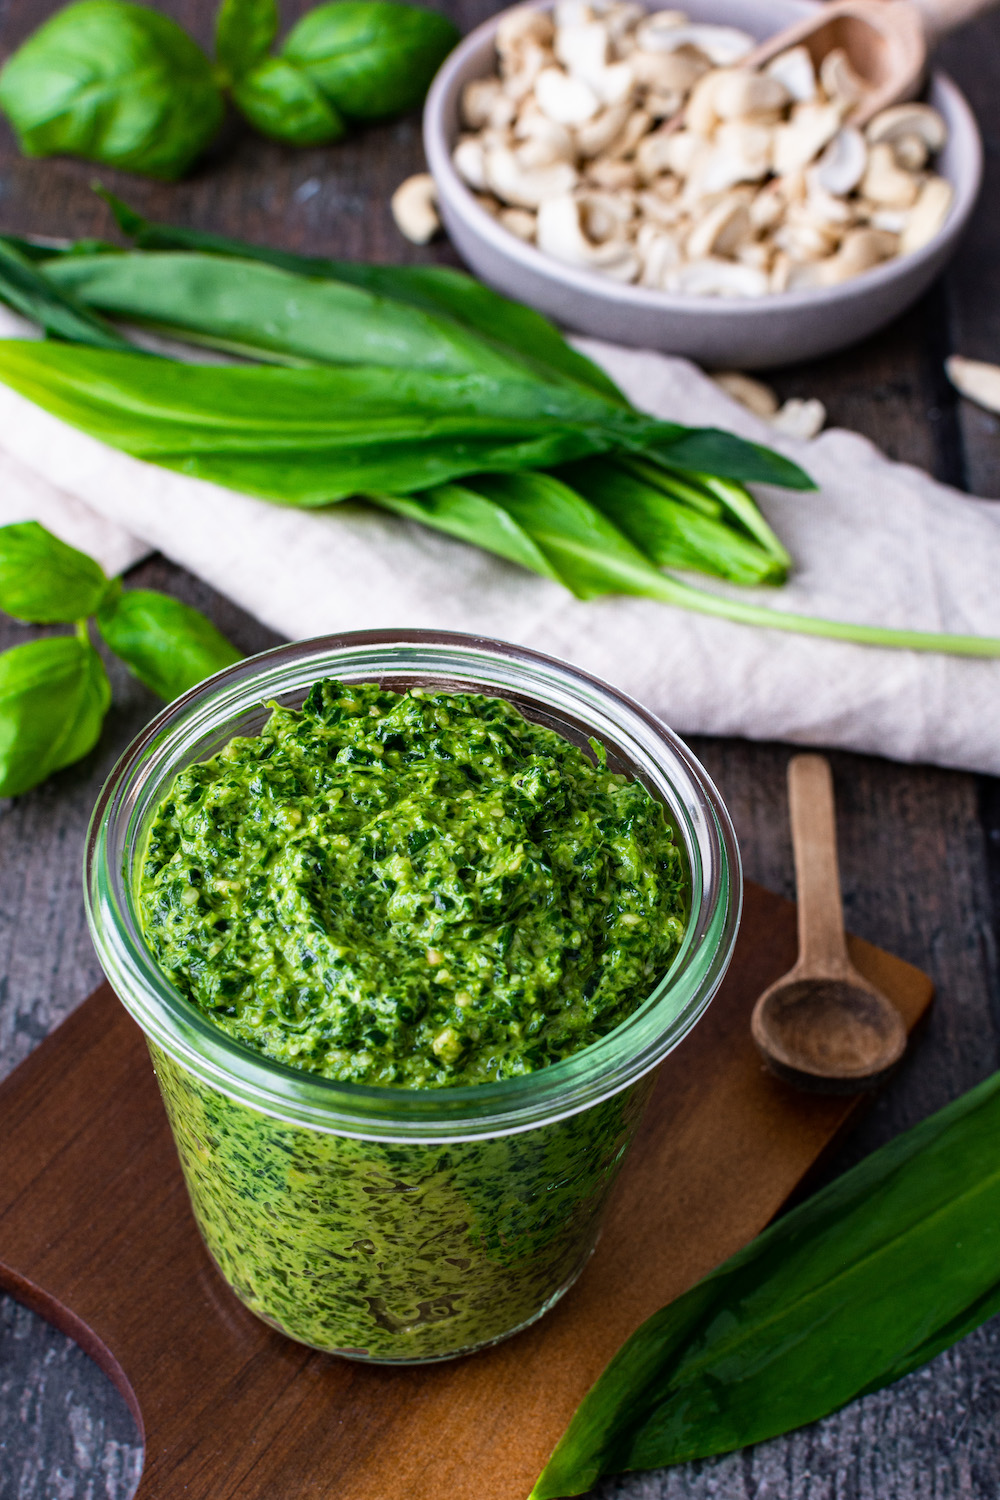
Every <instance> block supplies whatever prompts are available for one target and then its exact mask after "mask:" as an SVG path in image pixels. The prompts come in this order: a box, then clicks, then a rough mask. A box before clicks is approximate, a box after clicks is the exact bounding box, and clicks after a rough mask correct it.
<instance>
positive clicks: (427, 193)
mask: <svg viewBox="0 0 1000 1500" xmlns="http://www.w3.org/2000/svg"><path fill="white" fill-rule="evenodd" d="M389 206H390V208H391V209H392V217H393V218H394V219H395V221H396V228H397V229H398V230H399V232H400V234H402V235H405V236H406V238H407V239H408V240H412V242H413V244H414V245H426V244H427V241H428V240H430V239H433V237H434V235H435V234H437V232H438V230H439V229H440V228H441V220H440V219H439V218H438V212H437V191H436V189H435V187H434V178H433V177H432V176H431V175H430V173H429V172H418V173H417V174H416V176H414V177H407V179H406V181H405V182H401V183H400V184H399V187H398V188H397V189H396V191H395V192H394V193H393V195H392V198H391V199H390V201H389Z"/></svg>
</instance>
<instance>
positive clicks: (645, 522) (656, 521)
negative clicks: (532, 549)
mask: <svg viewBox="0 0 1000 1500" xmlns="http://www.w3.org/2000/svg"><path fill="white" fill-rule="evenodd" d="M640 462H641V460H640ZM646 468H648V469H651V468H652V465H647V466H646ZM559 477H560V478H561V479H563V480H565V481H566V483H567V484H569V485H571V486H572V487H573V488H574V489H575V490H577V491H578V492H579V493H580V494H581V495H584V496H585V497H586V499H588V500H589V501H590V503H591V504H592V505H596V507H597V509H598V510H599V511H600V512H601V514H602V515H604V516H607V518H608V520H610V521H613V522H614V523H615V525H616V526H617V527H618V529H619V530H620V531H621V532H622V533H623V534H624V535H625V536H627V537H628V539H629V540H630V541H631V542H632V543H633V544H634V545H635V546H636V547H638V549H639V551H640V552H641V553H642V554H643V556H644V557H647V558H648V559H649V561H650V562H652V563H655V564H656V565H657V566H658V567H665V568H685V569H694V570H696V571H697V572H700V573H710V574H713V575H714V576H715V577H717V578H725V579H728V580H729V582H730V583H742V584H747V585H750V584H761V583H782V582H784V580H785V577H786V576H787V567H786V566H782V565H781V564H780V563H779V562H778V560H777V559H776V558H775V557H774V556H773V555H772V554H771V553H770V552H769V551H767V550H765V549H764V548H763V547H762V546H760V545H759V543H758V542H756V541H755V540H754V539H753V538H752V537H749V536H746V535H745V534H744V533H743V532H742V531H739V530H737V529H736V528H735V527H734V526H732V525H730V524H727V523H726V522H725V521H723V520H721V519H718V518H717V517H715V516H712V515H710V514H709V515H706V514H704V512H703V511H700V510H697V509H694V508H693V507H692V506H691V505H690V504H688V503H686V502H685V500H684V499H683V498H682V494H683V491H681V490H680V487H678V494H675V495H672V494H671V492H670V488H669V484H670V480H669V476H667V475H664V476H663V482H662V483H661V484H658V485H654V484H650V483H648V482H646V481H645V480H644V479H643V478H642V477H640V475H638V474H636V473H634V472H633V471H632V469H631V468H630V467H629V466H628V461H625V462H622V461H619V460H616V459H613V458H590V459H586V460H583V461H582V462H579V463H575V464H569V465H567V466H566V467H564V468H563V469H561V470H560V471H559ZM709 498H711V497H709ZM747 498H748V499H749V498H750V497H749V496H748V497H747ZM750 503H751V505H752V504H753V501H752V500H751V501H750ZM718 508H719V510H721V506H719V507H718Z"/></svg>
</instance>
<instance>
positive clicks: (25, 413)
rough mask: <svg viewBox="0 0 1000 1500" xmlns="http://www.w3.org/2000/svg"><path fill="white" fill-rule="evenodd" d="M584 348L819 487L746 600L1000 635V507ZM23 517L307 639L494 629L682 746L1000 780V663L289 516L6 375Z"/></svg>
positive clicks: (431, 540) (11, 459)
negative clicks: (701, 744) (836, 635)
mask: <svg viewBox="0 0 1000 1500" xmlns="http://www.w3.org/2000/svg"><path fill="white" fill-rule="evenodd" d="M18 333H19V329H18V327H17V324H16V322H15V320H11V321H10V322H8V323H7V324H6V325H5V324H3V323H2V322H0V335H3V334H6V335H7V336H10V335H12V334H13V335H14V336H17V335H18ZM579 347H580V348H581V349H583V351H584V352H585V353H587V354H589V355H590V356H591V357H592V358H594V359H595V360H596V361H597V362H598V363H599V364H600V365H601V366H602V367H603V368H604V369H605V370H606V371H607V372H608V373H609V374H610V375H611V376H612V378H613V379H614V380H616V381H617V382H618V384H619V385H620V386H621V388H622V389H623V390H624V391H625V393H626V394H627V395H628V396H629V397H630V399H631V400H632V401H633V402H634V403H635V405H636V406H639V407H641V408H643V409H644V410H646V411H649V412H651V413H652V414H654V415H656V416H660V417H663V418H668V419H670V420H674V421H680V422H685V423H689V424H691V425H693V426H719V427H726V428H729V429H730V430H732V431H736V432H738V433H740V434H741V435H742V436H744V437H748V438H751V439H753V440H755V441H757V442H763V443H769V444H771V445H772V446H775V447H779V448H781V450H782V451H783V452H785V453H787V454H788V456H789V457H790V458H794V459H795V460H796V461H797V462H798V463H800V464H801V465H802V466H803V467H804V468H805V469H806V470H807V471H808V472H809V473H810V474H811V475H812V476H813V478H814V479H815V480H816V481H817V483H818V484H819V486H820V490H819V493H818V494H797V493H791V492H786V491H780V490H775V489H760V490H758V495H759V499H760V503H761V508H762V509H763V510H764V512H765V514H766V515H767V517H768V519H769V521H770V522H771V524H772V525H773V526H774V528H775V530H776V531H777V532H778V534H779V535H780V536H781V538H782V540H783V541H784V542H785V544H786V546H787V547H788V548H789V550H790V552H791V553H792V556H793V558H794V561H795V570H794V575H793V578H792V580H791V582H790V583H789V584H788V585H787V586H785V587H784V588H782V589H780V590H773V589H756V590H736V589H733V590H732V592H733V593H737V594H738V595H739V597H741V598H751V599H754V600H756V601H758V602H760V603H764V604H767V605H769V606H770V607H772V608H775V609H784V610H788V611H793V612H798V613H801V614H812V615H821V616H826V617H828V618H831V619H840V620H853V621H858V622H862V623H866V624H880V625H887V626H893V627H896V628H910V629H923V630H943V631H950V632H957V633H963V634H977V635H994V636H1000V587H998V565H1000V503H996V502H992V501H985V500H975V499H971V498H969V497H968V496H965V495H962V494H960V493H959V492H958V491H956V490H953V489H950V488H948V487H947V486H946V485H942V484H939V483H937V482H936V481H935V480H933V479H932V478H930V476H929V475H927V474H924V473H922V472H921V471H919V470H917V469H914V468H911V467H908V466H907V465H903V464H898V463H894V462H892V461H890V460H889V459H888V458H886V457H885V455H884V454H882V453H880V452H879V451H878V449H876V448H875V447H874V446H873V445H872V444H871V443H869V442H868V441H867V440H866V439H864V438H862V437H859V436H858V435H857V434H854V433H850V432H844V431H828V432H825V433H823V434H822V435H821V436H820V437H818V438H816V439H814V440H813V441H812V442H809V443H804V442H801V441H796V440H793V439H775V436H774V434H773V433H772V431H771V429H770V428H769V427H768V426H767V425H766V424H765V423H764V422H762V421H760V420H759V419H757V418H756V417H754V416H753V415H752V414H751V413H749V412H747V411H745V410H744V409H743V408H742V407H740V406H738V405H737V404H736V403H735V402H734V401H732V400H731V398H730V397H728V396H727V395H726V394H725V393H724V392H723V391H722V390H721V389H720V388H719V387H718V386H716V385H715V384H714V382H712V381H711V380H710V379H708V377H707V376H705V375H704V374H703V373H702V372H701V371H700V370H698V369H697V368H696V367H695V366H693V365H691V364H689V363H688V362H687V361H685V360H681V359H674V358H671V357H668V356H665V355H660V354H653V353H646V352H643V351H636V350H630V349H622V348H618V347H617V346H613V345H607V344H599V343H596V342H593V341H589V340H580V341H579ZM29 517H34V518H37V519H39V520H41V521H43V523H44V524H45V525H47V526H49V527H50V529H51V530H53V531H55V532H56V533H57V534H59V535H61V536H63V537H64V538H65V539H66V540H67V541H70V542H72V543H73V544H74V545H76V546H80V547H82V548H83V549H84V550H85V551H89V552H91V553H92V554H93V555H94V556H96V557H98V558H99V559H100V560H101V561H102V562H103V563H104V565H105V566H106V567H108V568H109V569H110V570H112V571H118V570H119V569H121V568H122V567H125V566H127V565H128V564H129V563H130V562H132V561H134V560H135V559H136V558H137V557H138V556H141V555H142V553H143V551H144V550H145V549H148V548H155V549H158V550H160V551H162V552H164V553H165V554H166V555H167V556H168V557H170V558H172V559H173V560H174V561H176V562H178V563H180V564H182V565H183V566H184V567H186V568H188V569H189V570H190V571H192V572H194V573H196V574H199V575H200V576H201V577H202V578H204V579H205V580H206V581H208V582H209V583H211V584H212V585H213V586H214V587H215V588H217V589H219V590H220V591H221V592H222V593H225V594H227V595H228V596H229V597H230V598H231V599H233V600H235V602H236V603H238V604H240V605H241V606H242V607H243V608H244V609H246V610H248V611H249V612H250V613H252V614H253V615H255V616H257V617H258V618H259V619H261V620H262V621H264V622H265V623H266V624H268V625H270V626H271V627H272V628H273V629H275V630H277V631H279V632H281V633H282V634H283V635H286V636H289V637H292V638H296V637H303V636H310V635H320V634H325V633H329V632H339V631H344V630H356V629H370V628H385V627H392V626H410V627H425V628H434V629H445V630H461V631H471V632H475V633H479V634H485V635H493V636H499V637H501V638H504V639H507V640H512V641H518V642H521V643H523V644H526V645H529V646H533V647H535V648H536V649H538V650H542V651H547V652H550V653H551V654H553V655H555V656H560V657H564V658H567V659H569V660H571V661H573V662H576V663H577V664H578V665H580V666H582V667H584V668H585V669H586V670H588V671H590V672H593V673H595V674H596V675H597V676H600V677H604V678H607V679H608V680H610V681H612V682H614V683H615V684H616V685H617V686H618V687H620V688H623V689H624V690H625V691H626V692H629V693H631V694H632V695H633V696H634V697H636V698H638V699H641V700H642V701H643V702H644V703H645V704H647V705H648V706H649V707H650V708H652V709H653V710H654V711H655V712H657V713H659V714H660V715H662V717H663V718H664V719H665V720H666V721H667V722H668V723H670V724H671V725H672V726H673V727H674V728H675V729H677V730H678V731H679V732H680V733H682V734H684V733H688V734H691V733H704V734H721V735H741V736H744V737H747V738H750V739H782V740H789V741H793V742H795V743H799V744H818V745H828V746H841V747H843V748H847V749H853V750H861V751H869V752H873V753H876V754H880V755H886V756H890V757H892V758H894V759H897V760H904V761H931V762H936V763H937V764H940V765H944V766H954V767H961V768H964V769H968V770H978V771H987V772H991V773H1000V661H996V660H969V659H959V658H955V657H945V656H942V655H937V654H927V655H925V654H922V653H916V652H909V651H890V650H883V649H879V648H873V647H866V646H855V645H850V644H845V643H841V642H832V641H826V640H817V639H814V638H807V637H803V636H795V635H786V634H783V633H781V632H778V631H774V630H767V629H760V628H757V627H750V626H744V625H736V624H733V623H731V622H729V621H726V620H719V619H714V618H710V617H707V616H700V615H695V614H690V613H687V612H684V611H681V610H677V609H674V608H672V607H670V606H667V605H663V604H658V603H655V602H653V601H647V600H642V599H626V598H618V597H615V598H605V599H597V600H592V601H589V602H586V603H583V602H580V601H578V600H576V599H574V598H572V597H571V596H570V595H569V594H568V593H566V592H565V591H564V590H563V589H561V588H560V587H559V586H558V585H556V584H553V583H550V582H548V581H547V580H544V579H541V578H537V577H535V576H533V575H531V574H528V573H526V572H524V571H522V570H520V569H518V568H516V567H514V566H512V565H510V564H507V563H504V562H502V561H501V560H499V559H497V558H493V557H490V556H488V555H487V554H485V553H482V552H480V551H478V550H477V549H476V548H473V547H470V546H466V545H464V544H463V543H460V542H457V541H453V540H451V539H450V538H447V537H444V536H442V535H439V534H436V533H434V532H431V531H429V530H427V529H426V528H424V527H421V526H418V525H416V524H415V523H410V522H406V521H402V520H399V519H397V518H395V517H391V516H388V515H386V514H383V513H381V512H378V511H375V510H369V509H367V508H365V507H362V506H360V505H353V504H346V505H337V506H333V507H331V508H330V509H329V510H326V511H318V512H317V511H312V512H307V511H296V510H290V509H285V508H283V507H280V506H276V505H269V504H267V503H265V502H262V501H259V500H255V499H252V498H250V497H248V496H245V495H240V494H236V493H235V492H233V491H231V490H225V489H222V488H220V487H218V486H216V485H212V484H209V483H206V482H205V481H202V480H197V479H191V478H188V477H186V476H183V475H180V474H176V473H173V472H171V471H169V470H166V469H160V468H157V467H156V466H154V465H151V464H146V463H143V462H140V461H139V460H137V459H134V458H130V457H129V456H128V455H126V454H122V453H119V452H117V451H116V450H114V449H111V448H108V447H106V446H105V445H104V444H102V443H100V442H98V441H97V440H96V439H94V438H91V437H88V436H87V435H86V434H85V433H82V432H79V431H77V430H76V429H74V428H71V427H69V426H67V425H66V424H65V423H63V422H61V421H59V420H58V419H56V418H55V417H52V416H50V415H49V414H48V413H46V412H44V411H42V410H41V408H39V407H37V406H34V405H33V404H32V403H31V402H29V401H27V400H26V399H24V398H23V397H21V396H19V395H17V394H16V393H15V392H13V391H11V390H10V389H8V388H7V387H5V386H2V385H0V522H7V521H11V520H17V519H25V518H29ZM699 582H701V580H699ZM707 586H708V587H710V588H712V589H717V590H719V591H723V590H724V586H723V585H720V584H718V583H717V582H716V581H715V580H709V581H708V584H707Z"/></svg>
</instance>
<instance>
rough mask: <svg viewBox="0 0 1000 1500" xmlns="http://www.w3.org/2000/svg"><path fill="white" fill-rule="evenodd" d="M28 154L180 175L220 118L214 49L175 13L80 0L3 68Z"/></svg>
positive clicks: (4, 92)
mask: <svg viewBox="0 0 1000 1500" xmlns="http://www.w3.org/2000/svg"><path fill="white" fill-rule="evenodd" d="M0 108H2V109H3V110H4V111H5V113H6V114H7V116H8V117H9V119H10V121H11V124H12V125H13V126H14V130H15V131H16V133H17V137H18V142H19V144H20V146H21V149H22V151H24V152H25V153H26V154H27V155H28V156H52V155H56V154H65V155H69V156H82V157H84V158H85V159H86V160H87V161H95V162H102V163H104V164H105V165H107V166H111V167H121V168H123V169H124V170H125V171H131V172H143V173H145V174H146V175H147V176H149V177H160V178H165V179H168V180H172V179H174V178H176V177H180V176H182V175H183V173H184V172H185V171H187V169H188V167H190V166H191V164H192V163H193V162H194V161H195V160H196V159H197V158H198V157H199V156H200V155H201V154H202V152H203V151H204V150H205V148H206V146H207V145H208V144H209V142H210V141H211V139H212V137H213V136H214V135H215V133H216V131H217V130H218V128H219V125H220V124H221V123H222V112H223V106H222V96H221V94H220V93H219V90H218V87H217V86H216V83H215V80H214V78H213V75H212V67H211V64H210V63H209V61H208V58H207V57H206V56H205V55H204V53H203V52H202V51H201V50H200V49H199V48H198V47H197V46H196V45H195V43H194V42H193V41H192V40H191V38H190V37H189V36H188V35H187V33H186V32H184V31H182V30H181V28H180V27H179V26H178V25H177V23H176V21H172V20H170V18H169V17H168V16H163V15H160V14H159V13H158V12H157V11H154V10H149V9H147V7H146V6H144V5H133V4H129V3H126V0H78V3H77V4H74V5H68V6H66V7H65V9H64V10H61V11H57V12H56V14H55V15H54V16H53V17H52V18H51V19H50V20H48V21H46V22H45V24H44V25H43V26H40V27H39V29H38V30H37V31H36V32H34V33H33V34H32V35H31V36H30V37H29V38H28V40H27V41H26V42H25V43H24V44H23V45H22V46H21V47H20V48H19V49H18V51H17V52H15V53H14V55H13V57H11V58H10V60H9V61H8V62H7V64H6V66H5V67H4V69H3V72H2V73H0Z"/></svg>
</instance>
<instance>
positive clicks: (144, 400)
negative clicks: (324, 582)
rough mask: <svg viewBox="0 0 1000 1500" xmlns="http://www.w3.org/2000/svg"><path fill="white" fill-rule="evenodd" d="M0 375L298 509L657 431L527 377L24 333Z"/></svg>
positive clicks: (128, 438) (7, 345) (567, 454)
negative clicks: (152, 349)
mask: <svg viewBox="0 0 1000 1500" xmlns="http://www.w3.org/2000/svg"><path fill="white" fill-rule="evenodd" d="M0 381H3V382H5V383H6V384H8V385H11V386H13V387H14V388H15V389H16V390H19V391H20V392H21V393H22V394H23V395H25V396H27V397H28V398H29V399H30V400H33V401H35V402H37V403H38V404H39V405H40V406H42V407H44V408H45V409H46V410H47V411H49V412H51V413H53V414H54V415H55V416H58V417H61V418H62V419H63V420H64V421H67V422H70V423H72V424H73V425H75V426H77V427H80V428H82V429H83V430H84V431H86V432H89V433H91V434H92V435H93V436H94V437H97V438H100V439H101V440H102V441H104V442H107V443H110V444H111V445H112V446H113V447H118V448H121V449H123V450H124V451H125V452H127V453H132V454H133V455H134V456H135V457H137V458H144V459H147V460H149V461H151V462H154V463H160V464H162V465H164V466H165V467H167V468H174V469H178V470H180V471H181V472H182V473H185V474H190V475H195V476H197V477H199V478H204V479H211V480H213V481H215V482H216V483H219V484H223V485H228V486H229V487H230V488H232V489H237V490H243V491H245V492H246V493H248V494H253V495H259V496H261V497H263V498H265V499H269V500H275V501H277V502H279V503H281V504H288V505H306V506H313V505H325V504H329V503H331V502H333V501H336V500H339V499H344V498H346V497H348V496H350V495H356V494H363V493H368V492H370V491H373V490H374V491H387V492H388V493H390V494H401V493H402V494H406V493H408V492H410V491H411V490H422V489H426V488H428V487H430V486H431V485H434V484H440V483H444V482H446V481H448V480H450V479H454V478H457V477H458V476H460V475H462V474H470V473H482V472H487V471H490V470H504V471H510V470H517V469H525V468H538V467H545V466H549V465H552V464H558V463H562V462H565V461H567V460H569V459H571V458H578V457H582V456H583V455H585V454H587V453H596V452H601V451H605V450H607V449H608V448H611V447H613V446H615V444H616V443H618V442H620V441H621V440H623V439H626V438H627V439H628V440H629V441H632V442H641V441H644V440H645V441H652V440H654V439H655V438H656V436H657V434H658V433H659V432H661V431H662V430H663V424H658V423H655V422H652V421H650V420H649V419H647V418H644V417H641V416H639V415H638V414H637V413H632V412H629V411H625V410H622V409H621V408H619V407H617V406H614V405H612V404H611V403H606V402H604V401H603V400H602V399H601V398H600V397H598V396H596V395H593V394H591V393H588V392H586V391H585V390H583V389H582V388H576V387H572V386H548V385H542V384H541V383H539V382H536V381H531V380H505V379H494V378H493V377H491V376H487V375H468V376H450V375H433V374H426V373H423V372H421V371H411V370H386V369H383V368H381V367H378V366H351V367H336V368H334V367H329V366H314V367H310V368H308V369H275V368H273V367H268V366H252V367H249V366H248V367H243V366H241V367H232V366H230V367H218V366H207V365H181V364H177V363H175V362H173V361H170V360H164V359H149V358H147V357H145V356H143V355H138V354H133V355H129V354H115V353H106V352H104V351H101V350H94V349H84V348H74V347H71V346H69V345H62V344H47V343H46V344H37V343H24V342H20V341H18V340H14V339H9V340H5V341H0Z"/></svg>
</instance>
